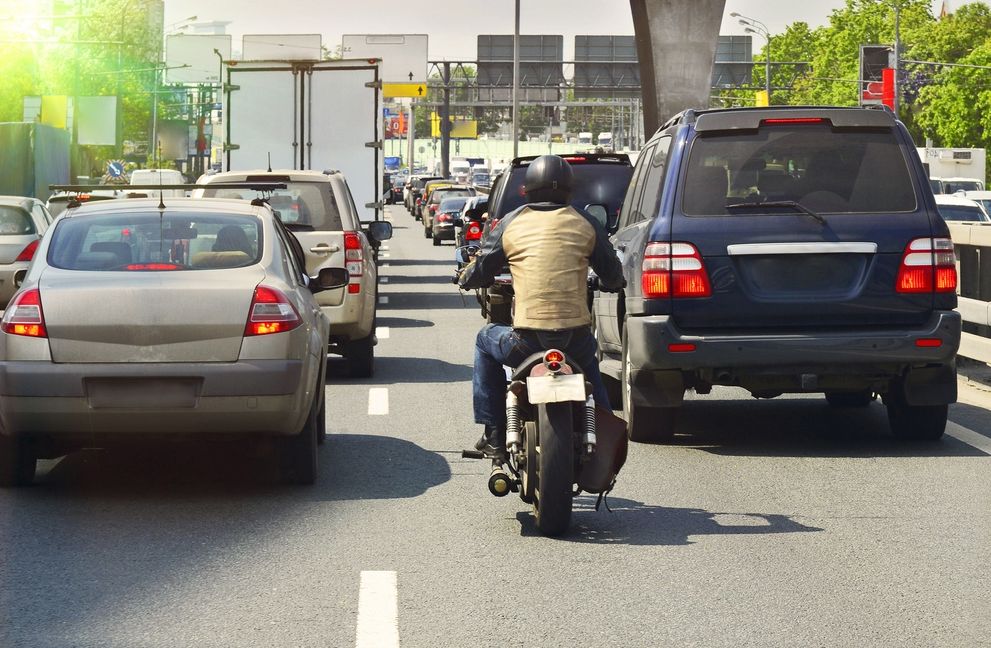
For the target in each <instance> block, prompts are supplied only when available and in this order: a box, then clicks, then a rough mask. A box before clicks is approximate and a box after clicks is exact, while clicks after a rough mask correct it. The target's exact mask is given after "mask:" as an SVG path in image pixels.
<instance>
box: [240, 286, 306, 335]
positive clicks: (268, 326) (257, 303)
mask: <svg viewBox="0 0 991 648" xmlns="http://www.w3.org/2000/svg"><path fill="white" fill-rule="evenodd" d="M302 323H303V320H301V319H300V317H299V313H297V312H296V308H295V307H294V306H293V305H292V304H291V303H290V302H289V298H288V297H286V296H285V295H284V294H282V293H281V292H279V291H278V290H276V289H275V288H269V287H268V286H256V287H255V296H254V297H252V299H251V308H249V309H248V323H247V325H246V326H245V327H244V336H245V337H251V336H254V335H268V334H269V333H284V332H285V331H291V330H292V329H294V328H296V327H297V326H299V325H300V324H302Z"/></svg>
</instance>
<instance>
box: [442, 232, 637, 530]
mask: <svg viewBox="0 0 991 648" xmlns="http://www.w3.org/2000/svg"><path fill="white" fill-rule="evenodd" d="M458 252H459V256H458V261H459V263H467V262H468V260H469V259H468V256H469V252H470V250H468V249H467V248H461V249H459V251H458ZM592 392H593V390H592V384H591V383H589V382H587V381H586V380H585V377H584V375H583V374H582V371H581V368H580V367H579V366H578V365H577V364H575V363H572V362H571V361H570V360H569V359H568V357H567V356H566V355H565V354H564V353H563V352H562V351H560V350H558V349H553V348H552V349H546V350H544V351H540V352H537V353H534V354H533V355H531V356H530V357H528V358H526V359H525V360H524V361H523V362H522V363H521V364H520V365H519V366H517V367H515V368H512V370H511V372H509V376H508V385H507V388H506V452H505V453H504V454H503V455H501V456H497V457H494V458H493V457H488V456H487V455H485V454H484V453H483V452H480V451H477V450H464V451H463V452H462V457H464V458H468V459H486V458H489V459H491V460H492V470H491V472H490V473H489V478H488V490H489V492H490V493H491V494H492V495H495V496H496V497H505V496H506V495H508V494H509V493H511V492H513V493H518V494H519V497H520V499H521V500H523V502H524V503H526V504H530V505H531V506H532V507H533V514H534V518H535V520H536V524H537V528H538V529H539V530H540V532H541V533H542V534H544V535H547V536H557V535H561V534H562V533H564V532H565V531H567V530H568V527H569V526H570V523H571V511H572V503H573V500H574V498H575V497H577V496H578V495H579V494H581V493H582V492H588V493H597V494H599V500H598V502H597V503H596V509H598V507H599V503H601V502H602V501H603V500H604V498H605V496H606V494H608V493H609V491H611V490H612V487H613V486H614V484H615V480H616V476H617V475H618V474H619V470H620V469H621V468H622V466H623V464H624V463H625V461H626V449H627V445H626V444H627V438H626V424H625V422H624V421H623V420H622V419H619V418H617V417H615V416H614V415H613V414H612V412H611V411H608V410H606V409H604V408H601V407H600V408H598V409H597V408H596V404H595V398H594V396H593V394H592Z"/></svg>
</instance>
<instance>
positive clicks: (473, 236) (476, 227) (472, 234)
mask: <svg viewBox="0 0 991 648" xmlns="http://www.w3.org/2000/svg"><path fill="white" fill-rule="evenodd" d="M481 238H482V226H481V225H480V224H478V223H476V222H475V221H471V222H470V223H468V226H467V227H466V228H465V240H466V241H478V240H479V239H481Z"/></svg>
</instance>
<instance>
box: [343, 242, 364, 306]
mask: <svg viewBox="0 0 991 648" xmlns="http://www.w3.org/2000/svg"><path fill="white" fill-rule="evenodd" d="M344 265H345V267H346V268H347V269H348V274H349V275H351V282H350V283H349V284H348V294H349V295H357V294H358V293H360V292H361V275H362V273H364V271H365V255H364V252H363V251H362V247H361V237H359V236H358V233H357V232H344Z"/></svg>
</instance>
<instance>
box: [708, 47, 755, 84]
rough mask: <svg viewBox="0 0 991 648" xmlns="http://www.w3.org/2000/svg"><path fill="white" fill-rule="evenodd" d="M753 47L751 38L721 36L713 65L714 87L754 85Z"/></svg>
mask: <svg viewBox="0 0 991 648" xmlns="http://www.w3.org/2000/svg"><path fill="white" fill-rule="evenodd" d="M753 47H754V46H753V39H752V38H751V37H750V36H720V37H719V40H718V41H717V42H716V59H715V61H714V62H713V64H712V87H713V88H739V87H741V86H749V85H751V84H753V73H754V54H753Z"/></svg>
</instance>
